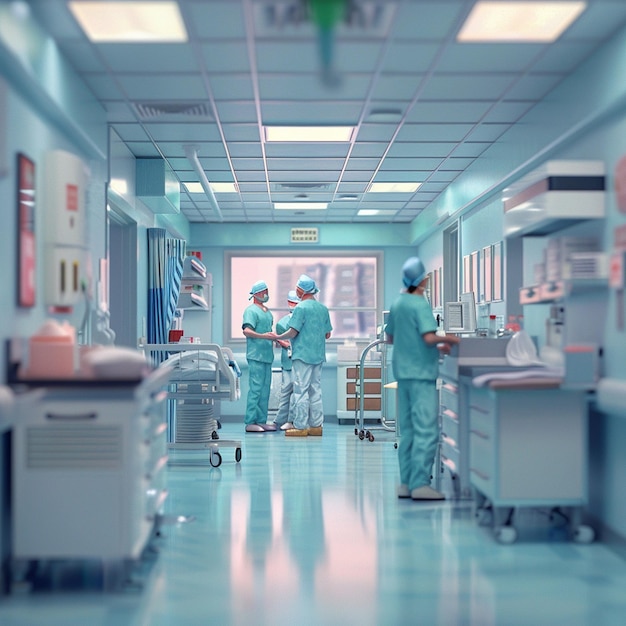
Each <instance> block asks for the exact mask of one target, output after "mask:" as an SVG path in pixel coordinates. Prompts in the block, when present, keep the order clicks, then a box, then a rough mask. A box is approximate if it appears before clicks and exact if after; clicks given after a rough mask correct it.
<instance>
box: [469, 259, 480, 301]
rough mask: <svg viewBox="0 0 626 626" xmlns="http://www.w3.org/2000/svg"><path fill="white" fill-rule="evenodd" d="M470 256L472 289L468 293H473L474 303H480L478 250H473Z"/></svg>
mask: <svg viewBox="0 0 626 626" xmlns="http://www.w3.org/2000/svg"><path fill="white" fill-rule="evenodd" d="M470 256H471V257H472V288H471V289H470V291H473V292H474V298H476V302H480V280H479V277H480V258H479V257H480V255H479V254H478V250H474V252H472V254H471V255H470Z"/></svg>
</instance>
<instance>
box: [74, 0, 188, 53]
mask: <svg viewBox="0 0 626 626" xmlns="http://www.w3.org/2000/svg"><path fill="white" fill-rule="evenodd" d="M68 6H69V9H70V11H71V12H72V13H73V15H74V17H75V18H76V21H77V22H78V23H79V24H80V26H81V28H82V29H83V30H84V31H85V34H86V35H87V37H89V39H90V40H91V41H94V42H127V43H128V42H142V43H145V42H171V43H173V42H182V41H187V31H186V29H185V24H184V22H183V18H182V16H181V14H180V11H179V9H178V3H177V2H119V1H118V2H115V1H113V2H85V1H82V0H75V1H73V2H69V3H68Z"/></svg>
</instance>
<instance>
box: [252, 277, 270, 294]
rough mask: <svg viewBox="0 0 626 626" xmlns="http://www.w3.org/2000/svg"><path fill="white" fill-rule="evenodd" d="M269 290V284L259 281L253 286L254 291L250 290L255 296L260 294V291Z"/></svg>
mask: <svg viewBox="0 0 626 626" xmlns="http://www.w3.org/2000/svg"><path fill="white" fill-rule="evenodd" d="M266 289H267V284H266V283H265V281H264V280H257V281H256V283H254V285H252V289H250V295H251V296H253V295H254V294H255V293H259V291H265V290H266Z"/></svg>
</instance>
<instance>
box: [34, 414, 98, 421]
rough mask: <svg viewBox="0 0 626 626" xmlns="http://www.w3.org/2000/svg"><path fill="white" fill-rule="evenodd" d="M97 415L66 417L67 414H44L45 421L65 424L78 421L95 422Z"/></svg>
mask: <svg viewBox="0 0 626 626" xmlns="http://www.w3.org/2000/svg"><path fill="white" fill-rule="evenodd" d="M97 417H98V414H97V413H77V414H76V415H68V414H67V413H46V419H49V420H59V421H67V422H77V421H80V420H95V419H96V418H97Z"/></svg>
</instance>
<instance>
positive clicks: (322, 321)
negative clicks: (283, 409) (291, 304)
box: [277, 274, 333, 437]
mask: <svg viewBox="0 0 626 626" xmlns="http://www.w3.org/2000/svg"><path fill="white" fill-rule="evenodd" d="M318 292H319V289H318V288H317V285H316V284H315V281H314V280H313V279H312V278H309V277H308V276H307V275H306V274H302V275H301V276H300V278H299V279H298V282H297V284H296V295H297V296H298V297H299V298H300V304H298V306H297V307H296V308H295V309H294V310H293V313H292V315H291V319H290V320H289V330H288V331H287V332H285V333H282V334H280V335H278V336H277V337H278V339H279V340H284V339H291V350H292V354H291V361H292V364H293V395H294V406H293V428H289V429H288V430H286V431H285V435H286V436H287V437H306V436H308V435H312V436H318V437H320V436H321V435H322V424H323V423H324V407H323V406H322V365H323V363H324V361H326V340H327V339H329V338H330V334H331V331H332V329H333V327H332V325H331V323H330V314H329V312H328V309H327V308H326V306H324V305H323V304H322V303H321V302H318V301H317V300H316V299H315V294H316V293H318Z"/></svg>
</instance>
